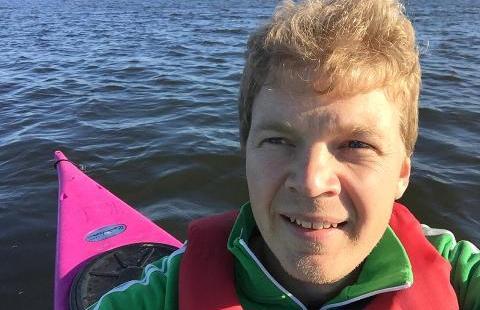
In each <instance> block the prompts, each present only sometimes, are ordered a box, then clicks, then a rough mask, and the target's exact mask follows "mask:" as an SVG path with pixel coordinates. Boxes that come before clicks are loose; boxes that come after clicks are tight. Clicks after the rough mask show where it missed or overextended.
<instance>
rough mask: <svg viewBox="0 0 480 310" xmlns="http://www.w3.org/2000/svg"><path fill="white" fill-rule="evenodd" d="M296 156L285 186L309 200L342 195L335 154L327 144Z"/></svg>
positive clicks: (315, 146) (312, 147) (318, 145)
mask: <svg viewBox="0 0 480 310" xmlns="http://www.w3.org/2000/svg"><path fill="white" fill-rule="evenodd" d="M300 153H301V154H296V156H295V160H294V161H293V163H292V165H291V167H290V169H291V170H290V171H289V175H288V177H287V180H286V182H285V185H286V186H287V188H288V189H289V190H290V191H294V192H297V193H299V194H301V195H305V196H307V197H309V198H315V197H319V196H325V197H330V196H335V195H339V194H340V190H341V185H340V180H339V178H338V174H337V171H336V163H335V158H334V156H333V154H331V152H330V151H329V150H328V148H327V146H326V145H325V144H316V145H313V146H310V147H308V148H307V149H305V150H304V151H303V152H300Z"/></svg>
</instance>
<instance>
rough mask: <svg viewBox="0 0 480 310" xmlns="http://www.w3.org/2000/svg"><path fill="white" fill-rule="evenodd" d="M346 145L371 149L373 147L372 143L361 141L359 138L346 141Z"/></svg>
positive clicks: (353, 147)
mask: <svg viewBox="0 0 480 310" xmlns="http://www.w3.org/2000/svg"><path fill="white" fill-rule="evenodd" d="M346 147H348V148H351V149H371V148H373V147H372V146H371V145H370V144H368V143H365V142H362V141H359V140H351V141H348V142H347V143H346Z"/></svg>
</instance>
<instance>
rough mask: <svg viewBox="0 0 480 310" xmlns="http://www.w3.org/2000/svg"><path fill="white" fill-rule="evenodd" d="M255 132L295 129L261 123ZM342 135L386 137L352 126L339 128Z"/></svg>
mask: <svg viewBox="0 0 480 310" xmlns="http://www.w3.org/2000/svg"><path fill="white" fill-rule="evenodd" d="M252 129H253V130H255V131H259V132H261V131H276V132H282V133H294V132H295V129H294V127H293V126H292V125H291V124H290V123H289V122H278V121H268V122H265V123H261V124H259V125H258V126H256V127H253V128H252ZM337 129H339V132H340V134H341V135H342V134H349V135H353V136H362V137H370V138H373V139H383V138H384V135H382V134H381V133H380V132H378V130H374V129H372V128H370V127H366V126H362V125H358V124H352V125H346V126H339V127H338V128H337Z"/></svg>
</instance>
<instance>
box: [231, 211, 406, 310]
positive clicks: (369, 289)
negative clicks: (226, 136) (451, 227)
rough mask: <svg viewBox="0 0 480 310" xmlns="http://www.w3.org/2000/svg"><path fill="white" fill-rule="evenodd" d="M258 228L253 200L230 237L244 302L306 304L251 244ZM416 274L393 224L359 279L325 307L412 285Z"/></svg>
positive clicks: (287, 304) (328, 307)
mask: <svg viewBox="0 0 480 310" xmlns="http://www.w3.org/2000/svg"><path fill="white" fill-rule="evenodd" d="M255 230H256V223H255V220H254V218H253V214H252V210H251V206H250V203H246V204H244V205H243V206H242V208H241V210H240V213H239V215H238V217H237V219H236V221H235V224H234V226H233V228H232V231H231V233H230V236H229V239H228V249H229V251H230V252H231V253H232V254H233V255H234V257H235V281H236V286H237V291H239V293H240V294H239V297H240V298H241V299H244V300H243V301H242V304H244V303H246V304H250V305H252V306H254V305H257V304H262V305H265V304H268V305H270V306H276V307H292V306H293V307H295V306H296V307H297V308H300V309H306V307H305V306H304V305H303V304H302V303H301V302H300V301H299V300H298V299H297V298H296V297H295V296H293V295H292V294H291V293H289V292H288V291H287V290H286V289H285V288H283V286H282V285H281V284H280V283H278V282H277V281H276V280H275V279H274V278H273V276H272V275H271V274H270V273H269V272H268V271H267V270H266V268H265V267H264V266H263V264H262V263H261V262H260V261H259V259H258V258H257V257H256V256H255V254H253V252H252V251H251V249H250V248H249V246H248V241H249V239H250V237H251V236H252V234H253V233H254V232H255ZM412 283H413V273H412V267H411V264H410V261H409V259H408V256H407V253H406V251H405V249H404V247H403V246H402V244H401V243H400V241H399V239H398V238H397V236H396V235H395V233H394V232H393V230H392V229H391V228H390V227H387V229H386V231H385V233H384V235H383V236H382V238H381V239H380V241H379V242H378V244H377V245H376V246H375V247H374V249H373V250H372V252H371V253H370V254H369V255H368V256H367V258H366V259H365V261H364V263H363V266H362V270H361V271H360V275H359V277H358V279H357V282H356V283H354V284H352V285H350V286H347V287H345V288H344V289H343V290H342V291H341V292H340V293H339V294H338V295H337V296H336V297H334V298H333V299H332V300H330V301H328V302H327V303H325V304H324V305H323V306H322V308H321V309H330V308H334V307H339V306H344V305H347V304H349V303H353V302H355V301H358V300H362V299H365V298H368V297H371V296H374V295H376V294H379V293H384V292H388V291H395V290H400V289H403V288H408V287H410V286H411V285H412Z"/></svg>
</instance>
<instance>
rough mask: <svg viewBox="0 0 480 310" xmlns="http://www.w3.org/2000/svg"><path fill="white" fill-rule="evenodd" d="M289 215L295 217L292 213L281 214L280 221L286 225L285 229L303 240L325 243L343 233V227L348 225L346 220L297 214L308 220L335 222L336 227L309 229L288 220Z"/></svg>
mask: <svg viewBox="0 0 480 310" xmlns="http://www.w3.org/2000/svg"><path fill="white" fill-rule="evenodd" d="M289 217H295V216H294V215H286V214H281V215H280V219H281V221H282V222H283V223H284V224H285V225H286V226H287V230H288V231H289V232H291V233H292V234H293V235H294V236H296V237H297V238H299V239H301V240H305V241H310V242H312V241H314V242H321V243H326V242H329V241H331V240H332V239H335V238H338V237H339V236H340V235H344V234H345V228H346V226H347V225H348V221H344V220H340V219H338V218H337V219H335V218H332V217H311V216H302V217H300V216H298V217H296V218H298V219H301V220H303V221H308V222H328V223H332V224H337V227H335V228H334V227H330V228H322V229H310V228H304V227H302V226H299V225H297V224H296V223H292V222H290V219H289Z"/></svg>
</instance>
